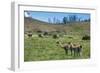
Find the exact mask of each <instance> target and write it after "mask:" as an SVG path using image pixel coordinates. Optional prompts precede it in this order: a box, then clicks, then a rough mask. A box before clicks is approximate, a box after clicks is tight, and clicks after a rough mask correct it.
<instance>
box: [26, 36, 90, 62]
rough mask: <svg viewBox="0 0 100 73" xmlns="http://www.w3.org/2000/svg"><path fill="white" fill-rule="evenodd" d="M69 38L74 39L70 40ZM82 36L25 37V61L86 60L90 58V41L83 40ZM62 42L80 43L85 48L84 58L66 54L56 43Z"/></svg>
mask: <svg viewBox="0 0 100 73" xmlns="http://www.w3.org/2000/svg"><path fill="white" fill-rule="evenodd" d="M69 36H71V37H73V38H69ZM81 38H82V36H78V35H73V36H72V35H66V36H64V37H60V38H58V39H53V38H52V37H47V38H41V37H31V38H27V37H25V44H24V45H25V46H24V47H25V49H24V50H25V51H24V60H25V61H40V60H63V59H86V58H89V57H90V41H89V40H86V41H83V40H81ZM58 40H61V41H63V42H65V43H66V42H73V43H77V42H78V43H80V44H81V45H82V46H83V51H82V56H74V55H70V53H69V54H68V55H66V54H65V51H64V49H62V48H61V47H60V46H57V44H56V41H58Z"/></svg>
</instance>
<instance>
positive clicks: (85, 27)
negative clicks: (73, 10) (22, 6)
mask: <svg viewBox="0 0 100 73" xmlns="http://www.w3.org/2000/svg"><path fill="white" fill-rule="evenodd" d="M24 30H25V32H27V31H33V32H35V31H48V32H51V31H64V32H89V31H90V23H89V22H78V23H74V24H72V23H71V24H62V25H61V24H50V23H46V22H43V21H39V20H36V19H32V18H26V17H25V18H24Z"/></svg>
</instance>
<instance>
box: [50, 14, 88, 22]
mask: <svg viewBox="0 0 100 73" xmlns="http://www.w3.org/2000/svg"><path fill="white" fill-rule="evenodd" d="M48 22H49V23H53V24H67V23H73V22H90V18H88V19H82V18H79V17H78V16H77V15H69V16H65V17H63V18H62V20H60V19H59V18H55V17H53V19H52V20H51V19H50V18H48Z"/></svg>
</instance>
